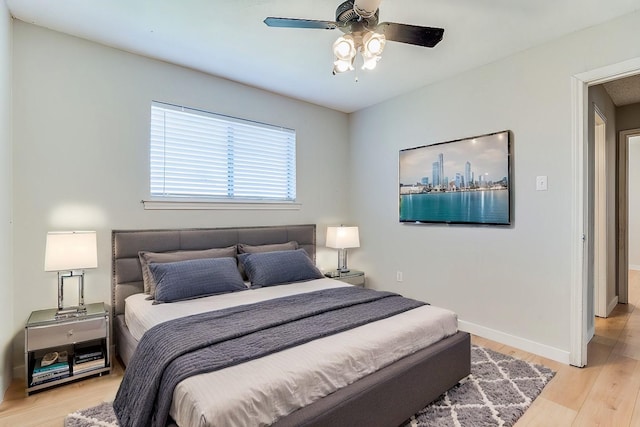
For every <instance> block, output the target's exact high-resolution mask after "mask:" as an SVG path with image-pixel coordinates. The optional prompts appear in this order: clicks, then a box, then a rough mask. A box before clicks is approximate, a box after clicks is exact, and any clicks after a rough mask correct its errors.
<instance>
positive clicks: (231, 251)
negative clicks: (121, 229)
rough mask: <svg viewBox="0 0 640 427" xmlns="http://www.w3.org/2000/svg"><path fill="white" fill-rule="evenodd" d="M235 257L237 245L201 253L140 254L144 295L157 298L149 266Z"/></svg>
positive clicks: (143, 252)
mask: <svg viewBox="0 0 640 427" xmlns="http://www.w3.org/2000/svg"><path fill="white" fill-rule="evenodd" d="M235 256H236V247H235V245H234V246H229V247H226V248H213V249H204V250H201V251H177V252H147V251H142V252H138V258H140V266H141V267H142V280H143V282H144V293H145V294H149V295H150V296H151V297H150V298H149V299H153V298H154V297H155V290H156V283H155V281H154V280H153V275H152V274H151V271H149V264H151V263H156V264H161V263H165V262H177V261H186V260H188V259H203V258H229V257H231V258H233V257H235Z"/></svg>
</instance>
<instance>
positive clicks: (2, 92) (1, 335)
mask: <svg viewBox="0 0 640 427" xmlns="http://www.w3.org/2000/svg"><path fill="white" fill-rule="evenodd" d="M11 61H12V58H11V16H10V15H9V11H8V9H7V6H6V4H5V2H4V1H0V273H1V276H2V280H0V325H2V328H0V387H1V388H0V400H1V399H2V398H3V396H4V390H6V389H7V387H8V386H9V382H10V381H11V337H12V335H13V331H14V329H13V264H12V247H11V243H12V226H11V213H12V200H11V193H12V189H11Z"/></svg>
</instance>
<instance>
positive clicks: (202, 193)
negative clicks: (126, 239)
mask: <svg viewBox="0 0 640 427" xmlns="http://www.w3.org/2000/svg"><path fill="white" fill-rule="evenodd" d="M150 165H151V167H150V178H151V196H152V197H161V198H189V199H206V200H212V199H213V200H215V199H221V200H232V201H237V200H251V201H260V200H268V201H294V200H295V198H296V133H295V131H294V130H291V129H286V128H281V127H276V126H271V125H267V124H263V123H257V122H252V121H248V120H242V119H237V118H233V117H227V116H222V115H219V114H214V113H208V112H205V111H199V110H194V109H190V108H186V107H180V106H174V105H170V104H164V103H160V102H153V103H152V105H151V143H150Z"/></svg>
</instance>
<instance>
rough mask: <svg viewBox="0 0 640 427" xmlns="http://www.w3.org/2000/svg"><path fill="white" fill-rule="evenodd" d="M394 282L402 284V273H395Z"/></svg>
mask: <svg viewBox="0 0 640 427" xmlns="http://www.w3.org/2000/svg"><path fill="white" fill-rule="evenodd" d="M396 282H402V271H396Z"/></svg>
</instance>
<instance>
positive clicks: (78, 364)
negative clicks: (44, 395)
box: [24, 303, 111, 395]
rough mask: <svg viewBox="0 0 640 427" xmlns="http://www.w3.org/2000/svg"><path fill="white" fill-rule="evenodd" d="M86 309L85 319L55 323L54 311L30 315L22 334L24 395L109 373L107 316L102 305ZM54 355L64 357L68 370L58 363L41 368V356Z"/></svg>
mask: <svg viewBox="0 0 640 427" xmlns="http://www.w3.org/2000/svg"><path fill="white" fill-rule="evenodd" d="M86 307H87V314H86V315H82V316H78V317H70V318H66V319H56V311H57V310H56V309H55V308H52V309H48V310H38V311H34V312H33V313H31V316H29V320H28V321H27V324H26V325H25V331H24V348H25V350H24V366H25V378H26V393H27V395H29V394H30V393H32V392H35V391H38V390H43V389H45V388H49V387H52V386H55V385H59V384H64V383H66V382H69V381H74V380H77V379H80V378H85V377H89V376H92V375H97V374H100V375H102V374H104V373H109V372H110V371H111V359H110V355H109V347H110V345H111V343H110V337H109V313H108V312H107V310H106V309H105V307H104V304H103V303H96V304H88V305H87V306H86ZM54 352H57V353H59V354H60V353H62V352H66V353H67V364H68V366H67V367H65V366H64V363H63V362H61V361H59V360H58V361H56V363H53V364H52V365H49V366H47V367H41V362H42V358H43V356H44V355H45V354H47V353H54ZM34 369H36V372H34Z"/></svg>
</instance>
